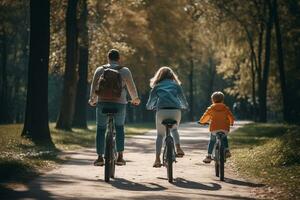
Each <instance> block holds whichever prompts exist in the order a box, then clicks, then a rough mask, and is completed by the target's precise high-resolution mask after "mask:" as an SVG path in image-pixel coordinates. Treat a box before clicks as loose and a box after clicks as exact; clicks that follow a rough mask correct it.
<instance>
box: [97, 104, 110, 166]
mask: <svg viewBox="0 0 300 200" xmlns="http://www.w3.org/2000/svg"><path fill="white" fill-rule="evenodd" d="M102 108H103V104H102V103H98V105H97V108H96V125H97V129H96V150H97V154H98V159H97V160H96V161H95V162H94V164H95V165H100V166H101V165H103V164H104V161H103V154H104V146H105V132H106V124H107V116H106V115H105V114H103V113H102Z"/></svg>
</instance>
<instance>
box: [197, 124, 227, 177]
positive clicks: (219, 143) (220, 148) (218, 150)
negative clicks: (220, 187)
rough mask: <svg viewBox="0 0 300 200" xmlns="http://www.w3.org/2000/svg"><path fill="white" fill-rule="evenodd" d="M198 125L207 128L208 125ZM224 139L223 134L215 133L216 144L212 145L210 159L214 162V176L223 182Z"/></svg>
mask: <svg viewBox="0 0 300 200" xmlns="http://www.w3.org/2000/svg"><path fill="white" fill-rule="evenodd" d="M198 124H200V125H202V126H207V125H209V124H208V123H204V124H202V123H199V122H198ZM224 137H226V135H225V133H223V132H217V133H216V143H215V145H214V149H213V153H212V158H213V159H214V162H215V173H216V176H217V177H219V178H220V180H221V181H224V173H225V172H224V165H225V162H226V156H225V154H226V151H225V146H224V142H223V141H224Z"/></svg>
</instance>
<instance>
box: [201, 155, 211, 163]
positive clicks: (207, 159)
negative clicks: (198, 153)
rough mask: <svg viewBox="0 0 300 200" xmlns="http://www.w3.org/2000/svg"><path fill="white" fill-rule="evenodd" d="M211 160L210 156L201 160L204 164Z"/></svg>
mask: <svg viewBox="0 0 300 200" xmlns="http://www.w3.org/2000/svg"><path fill="white" fill-rule="evenodd" d="M212 160H213V159H212V158H211V156H206V157H205V158H204V160H203V162H204V163H210V162H211V161H212Z"/></svg>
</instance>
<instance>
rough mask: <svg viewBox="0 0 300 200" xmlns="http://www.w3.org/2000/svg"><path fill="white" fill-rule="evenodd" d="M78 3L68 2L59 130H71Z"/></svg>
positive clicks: (75, 0)
mask: <svg viewBox="0 0 300 200" xmlns="http://www.w3.org/2000/svg"><path fill="white" fill-rule="evenodd" d="M77 3H78V0H68V8H67V16H66V39H67V42H66V45H67V49H66V67H65V74H64V86H63V93H62V100H61V107H60V112H59V115H58V120H57V122H56V128H57V129H63V130H71V126H72V120H73V114H74V104H75V97H76V84H77V71H76V65H77V18H76V13H77Z"/></svg>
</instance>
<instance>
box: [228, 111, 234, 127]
mask: <svg viewBox="0 0 300 200" xmlns="http://www.w3.org/2000/svg"><path fill="white" fill-rule="evenodd" d="M227 116H228V119H229V122H230V125H231V126H232V125H233V123H234V116H233V114H232V112H231V111H230V109H229V108H228V110H227Z"/></svg>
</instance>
